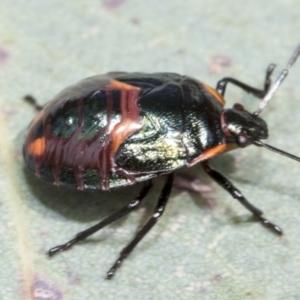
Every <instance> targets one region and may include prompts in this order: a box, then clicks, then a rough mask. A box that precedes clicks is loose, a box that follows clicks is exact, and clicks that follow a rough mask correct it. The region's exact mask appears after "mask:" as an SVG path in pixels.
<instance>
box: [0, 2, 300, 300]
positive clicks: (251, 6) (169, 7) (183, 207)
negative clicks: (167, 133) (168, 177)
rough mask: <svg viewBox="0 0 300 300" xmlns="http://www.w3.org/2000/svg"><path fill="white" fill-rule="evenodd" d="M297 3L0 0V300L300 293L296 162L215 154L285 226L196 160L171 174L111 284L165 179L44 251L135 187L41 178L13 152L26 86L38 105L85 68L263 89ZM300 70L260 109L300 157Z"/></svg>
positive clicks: (277, 141)
mask: <svg viewBox="0 0 300 300" xmlns="http://www.w3.org/2000/svg"><path fill="white" fill-rule="evenodd" d="M299 11H300V2H299V1H297V0H285V1H282V0H274V1H269V2H263V1H261V0H251V1H248V0H246V1H237V0H227V1H220V0H212V1H203V0H174V1H158V0H148V1H141V0H140V1H138V0H90V1H83V0H77V1H76V2H75V1H71V0H65V1H62V0H52V1H45V0H39V1H37V0H30V1H24V0H15V1H8V0H1V2H0V132H1V135H0V137H1V139H0V239H1V247H0V265H1V268H0V298H1V299H4V300H6V299H26V300H27V299H72V300H76V299H144V300H145V299H154V298H155V299H222V300H224V299H299V298H300V292H299V288H298V286H299V281H300V273H299V269H300V255H299V253H300V240H299V235H298V231H299V229H300V218H299V214H300V197H299V190H300V183H299V181H298V180H296V178H298V177H299V172H300V166H299V165H298V164H297V163H296V162H294V161H290V160H288V159H286V158H284V157H280V156H278V155H276V154H273V153H270V152H267V151H264V150H262V149H256V148H255V147H249V148H247V149H241V150H237V151H235V152H232V153H228V154H225V155H222V156H220V157H217V158H215V159H214V160H213V163H212V164H213V166H214V167H215V168H217V169H218V170H220V171H222V172H223V173H225V174H226V175H228V177H229V178H230V179H231V180H232V181H233V182H234V183H235V184H236V185H237V186H238V188H239V189H240V190H242V191H243V193H244V194H245V195H246V196H247V197H248V199H249V200H250V201H251V202H252V203H253V204H255V205H256V206H258V207H259V208H261V209H262V210H263V211H265V212H266V215H267V216H268V218H270V219H271V220H272V221H274V222H275V223H276V224H278V225H280V226H281V227H282V228H283V230H284V232H285V235H284V236H283V237H280V238H279V237H277V236H275V235H273V234H272V233H270V232H269V231H268V230H265V229H264V228H262V226H260V225H259V224H257V223H255V222H253V220H252V219H251V216H250V214H249V212H248V211H247V210H245V209H244V208H243V207H242V206H241V205H240V204H239V203H236V201H235V200H233V199H232V198H231V197H230V196H229V195H227V194H226V192H225V191H223V190H222V189H221V188H219V187H218V186H216V184H214V183H212V181H211V180H210V179H209V178H207V177H206V176H205V175H204V174H203V172H202V170H201V166H195V167H194V168H192V169H185V170H182V171H180V172H179V173H180V174H181V175H178V178H179V180H178V181H177V189H174V192H173V193H172V196H171V201H170V202H169V206H168V208H167V211H166V213H165V215H164V216H163V218H162V219H161V220H160V222H159V223H158V224H157V225H156V227H155V228H154V229H153V230H152V231H151V233H150V234H149V235H147V237H146V238H145V240H144V241H143V242H142V243H141V244H140V245H139V246H138V247H137V248H136V249H135V251H134V252H133V253H132V255H130V257H129V258H128V259H127V260H126V261H125V262H124V265H123V266H122V268H121V269H120V270H119V271H118V272H117V274H116V277H115V278H114V280H113V281H111V282H108V281H105V280H104V277H105V273H106V271H107V270H108V269H109V267H110V266H111V265H112V263H113V262H114V261H115V259H116V258H117V255H118V252H119V251H120V250H121V249H122V247H124V246H125V245H126V243H127V242H128V241H129V240H130V239H131V238H132V236H133V235H134V233H135V232H136V230H137V228H138V227H139V226H141V225H142V224H143V223H144V222H145V220H146V219H147V218H148V217H149V216H150V214H151V211H152V209H153V206H154V205H155V200H156V199H155V198H157V197H158V195H159V187H161V186H162V184H163V180H164V179H158V180H157V186H158V187H157V189H155V191H154V192H153V193H152V195H151V197H149V199H148V201H147V203H146V204H145V206H144V207H143V208H141V209H139V210H138V211H137V212H136V213H133V214H131V215H130V216H128V217H125V218H124V219H123V220H121V221H119V222H117V223H116V224H114V225H112V226H110V227H108V228H105V229H104V230H102V231H101V232H99V233H98V234H97V235H95V236H93V237H91V238H90V239H89V240H88V241H86V242H85V243H82V244H80V245H78V246H76V247H74V249H72V250H71V251H68V252H66V253H62V254H60V255H57V256H56V257H53V258H52V259H48V258H47V256H46V254H45V253H46V252H47V250H48V249H49V248H51V247H53V246H55V245H57V244H59V243H62V242H65V241H67V240H68V239H70V238H72V237H73V236H74V234H75V233H77V232H79V231H81V230H83V229H85V228H87V227H89V226H91V225H92V224H95V223H96V222H98V221H99V220H101V219H103V218H104V217H105V216H107V215H108V214H110V213H112V212H113V211H114V210H116V209H118V208H120V207H122V206H123V205H125V204H126V203H127V202H129V201H130V200H131V199H132V198H133V197H134V196H135V194H136V193H137V192H138V190H139V188H140V186H137V187H129V188H126V189H124V190H120V191H113V192H110V193H101V192H99V193H80V192H76V191H68V190H63V189H59V188H57V187H54V186H51V185H48V184H45V183H43V182H39V181H38V180H36V179H35V178H34V177H33V175H32V174H30V173H29V172H28V171H27V169H26V167H25V166H24V163H23V159H22V154H21V153H22V143H23V139H24V134H25V132H26V128H27V126H28V124H29V123H30V121H31V120H32V119H33V117H34V115H35V112H34V110H33V108H32V107H30V106H29V105H28V104H27V103H25V102H24V101H22V97H23V96H24V95H26V94H32V95H34V96H35V97H36V98H37V99H38V101H39V103H40V104H44V103H46V102H47V101H48V100H51V98H52V97H53V96H54V95H55V94H56V93H57V92H59V91H60V90H61V89H63V88H65V87H66V86H68V85H70V84H73V83H75V82H77V81H78V80H80V79H82V78H85V77H88V76H92V75H96V74H103V73H106V72H111V71H128V72H132V71H141V72H176V73H180V74H186V75H189V76H193V77H196V78H198V79H199V80H200V81H204V82H206V83H207V84H209V85H211V86H212V87H214V86H215V85H216V83H217V81H218V80H220V79H222V78H223V77H227V76H232V77H235V78H237V79H240V80H242V81H244V82H246V83H248V84H250V85H253V86H257V87H262V84H263V80H264V76H265V70H266V67H267V65H268V64H269V63H271V62H274V63H277V64H278V68H277V72H279V71H280V70H281V68H283V67H284V66H285V64H286V62H287V60H288V58H289V57H290V55H291V53H292V52H293V50H294V48H295V47H296V46H297V45H298V44H299V42H300V36H299V32H300V31H299V29H300V18H299ZM276 74H278V73H276ZM299 78H300V63H299V62H298V63H296V65H295V66H294V67H293V69H292V70H291V74H290V75H289V77H288V79H287V80H286V82H285V83H284V84H283V85H282V87H281V88H280V90H279V91H278V93H277V94H276V97H274V99H272V101H271V103H270V104H269V105H268V107H267V108H266V110H265V111H264V112H263V113H262V117H263V118H265V119H266V121H267V122H268V124H269V129H270V139H269V143H270V144H271V145H274V146H276V147H278V148H281V149H284V150H287V151H289V152H292V153H294V154H296V155H299V153H300V151H299V150H300V135H299V134H298V128H300V118H299V117H298V116H299V114H300V107H299V101H300V97H299V94H300V87H299ZM226 102H227V107H231V106H232V105H233V103H235V102H241V103H243V104H244V105H245V106H246V107H247V108H248V109H249V110H250V111H254V110H255V109H256V107H257V105H258V101H257V99H254V98H253V97H251V96H249V95H246V94H245V93H244V92H242V91H240V90H239V89H237V88H234V87H230V88H228V90H227V93H226ZM182 174H185V175H182ZM187 174H188V175H187ZM194 178H198V179H200V180H201V182H200V181H199V180H196V179H194ZM187 185H190V186H189V188H187ZM184 187H185V188H184ZM199 191H203V192H202V193H200V192H199ZM125 196H126V197H125Z"/></svg>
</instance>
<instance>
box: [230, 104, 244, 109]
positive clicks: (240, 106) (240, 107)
mask: <svg viewBox="0 0 300 300" xmlns="http://www.w3.org/2000/svg"><path fill="white" fill-rule="evenodd" d="M233 108H234V109H236V110H245V109H244V106H243V105H242V104H240V103H235V104H234V105H233Z"/></svg>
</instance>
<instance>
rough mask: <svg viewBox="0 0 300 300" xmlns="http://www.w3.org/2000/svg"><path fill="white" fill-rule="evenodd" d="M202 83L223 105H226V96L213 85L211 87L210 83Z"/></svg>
mask: <svg viewBox="0 0 300 300" xmlns="http://www.w3.org/2000/svg"><path fill="white" fill-rule="evenodd" d="M201 84H202V85H203V88H204V89H205V90H206V91H207V92H208V93H210V94H211V95H212V96H213V97H214V98H215V99H216V100H217V101H218V102H219V103H220V104H222V105H223V106H224V105H225V100H224V98H223V97H222V96H221V95H220V94H219V93H218V92H217V91H216V90H215V89H213V88H212V87H210V86H209V85H206V84H205V83H203V82H201Z"/></svg>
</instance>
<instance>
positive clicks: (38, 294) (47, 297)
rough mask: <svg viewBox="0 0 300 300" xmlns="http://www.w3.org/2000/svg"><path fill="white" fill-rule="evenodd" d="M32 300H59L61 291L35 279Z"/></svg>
mask: <svg viewBox="0 0 300 300" xmlns="http://www.w3.org/2000/svg"><path fill="white" fill-rule="evenodd" d="M33 298H34V300H61V299H62V293H61V291H60V290H59V289H58V288H57V287H56V286H54V285H53V284H51V283H49V282H46V281H43V280H41V279H36V280H35V282H34V286H33Z"/></svg>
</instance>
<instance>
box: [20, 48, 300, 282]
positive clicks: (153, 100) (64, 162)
mask: <svg viewBox="0 0 300 300" xmlns="http://www.w3.org/2000/svg"><path fill="white" fill-rule="evenodd" d="M299 53H300V45H299V46H298V48H297V49H296V50H295V52H294V53H293V55H292V57H291V58H290V60H289V62H288V64H287V67H286V68H285V69H284V70H283V71H282V72H281V73H280V75H279V77H278V79H277V80H276V81H275V83H274V84H273V85H271V75H272V73H273V70H274V68H275V65H274V64H270V65H269V67H268V68H267V71H266V77H265V82H264V86H263V88H262V89H257V88H254V87H251V86H249V85H247V84H245V83H242V82H240V81H238V80H236V79H234V78H231V77H226V78H224V79H222V80H220V81H219V82H218V83H217V86H216V89H213V88H211V87H209V86H208V85H206V84H205V83H202V82H200V81H198V80H196V79H193V78H190V77H186V76H181V75H178V74H173V73H155V74H144V73H124V72H114V73H108V74H106V75H101V76H94V77H90V78H87V79H84V80H82V81H80V82H79V83H77V84H75V85H73V86H70V87H68V88H66V89H64V90H63V91H62V92H60V93H59V94H58V95H57V96H55V97H54V99H53V100H52V101H50V102H49V103H48V104H46V105H45V106H44V107H40V106H39V105H38V104H37V103H36V102H35V100H34V99H33V98H32V97H27V100H28V101H30V102H31V103H32V104H34V105H35V107H36V108H37V109H38V110H39V113H38V114H37V116H36V117H35V118H34V120H33V121H32V122H31V124H30V125H29V129H28V132H27V136H26V140H25V144H24V148H23V154H24V159H25V161H26V163H27V165H28V166H29V168H30V170H31V171H32V172H34V173H35V175H37V176H38V177H39V178H41V179H43V180H45V181H48V182H52V183H53V184H55V185H58V186H65V187H71V188H75V189H78V190H103V191H107V190H110V189H115V188H119V187H123V186H128V185H133V184H135V183H136V182H141V181H144V182H145V184H144V186H143V188H142V189H141V191H140V193H139V194H138V195H137V196H136V198H135V199H134V200H132V201H131V202H130V203H129V204H128V205H126V206H124V207H123V208H121V209H120V210H118V211H116V212H114V213H113V214H112V215H110V216H108V217H107V218H105V219H104V220H102V221H101V222H99V223H97V224H96V225H94V226H92V227H91V228H88V229H86V230H84V231H82V232H80V233H78V234H77V235H76V236H75V237H74V238H73V239H71V240H70V241H68V242H67V243H65V244H62V245H59V246H56V247H54V248H52V249H50V250H49V255H50V256H52V255H54V254H56V253H58V252H60V251H63V250H67V249H69V248H70V247H72V246H73V245H74V244H76V243H78V242H79V241H82V240H84V239H86V238H87V237H89V236H90V235H92V234H94V233H95V232H97V231H98V230H100V229H102V228H103V227H105V226H107V225H109V224H111V223H112V222H114V221H116V220H118V219H120V218H121V217H123V216H125V215H127V214H128V213H130V212H131V211H133V210H135V209H136V208H138V207H139V206H140V204H141V203H142V201H143V200H144V198H145V197H146V195H147V194H148V193H149V192H150V190H151V187H152V183H151V179H152V178H153V177H156V176H160V175H166V182H165V185H164V187H163V190H162V192H161V195H160V197H159V199H158V201H157V205H156V208H155V210H154V212H153V215H152V217H151V218H150V219H149V220H148V222H146V223H145V225H144V226H143V227H142V228H141V230H140V231H139V232H138V233H137V234H136V236H135V237H134V238H133V239H132V241H131V242H130V243H129V244H128V245H127V246H126V247H125V248H124V249H123V250H122V251H121V253H120V255H119V257H118V259H117V260H116V262H115V263H114V264H113V266H112V267H111V269H110V270H109V271H108V273H107V277H106V278H107V279H110V278H112V277H113V275H114V274H115V272H116V270H117V269H118V268H119V267H120V265H121V264H122V262H123V260H124V259H125V258H126V257H127V256H128V255H129V254H130V253H131V251H132V250H133V249H134V248H135V247H136V245H137V244H138V243H139V242H140V241H141V240H142V239H143V237H144V236H145V235H146V234H147V232H148V231H149V230H150V229H151V228H152V227H153V226H154V225H155V224H156V222H157V221H158V219H159V218H160V217H161V216H162V214H163V212H164V210H165V207H166V205H167V202H168V199H169V196H170V193H171V189H172V184H173V171H174V170H176V169H178V168H180V167H183V166H193V165H195V164H197V163H201V164H202V166H203V168H204V170H205V171H206V173H207V174H208V175H209V176H210V177H211V178H212V179H213V180H214V181H216V182H217V183H218V184H219V185H221V186H222V187H223V188H224V189H225V190H226V191H227V192H228V193H229V194H231V195H232V197H233V198H235V199H237V200H238V201H239V202H240V203H241V204H242V205H243V206H244V207H245V208H247V209H248V210H249V211H250V212H251V213H252V214H253V216H254V218H255V219H256V220H257V221H259V222H260V223H261V224H262V225H264V226H265V227H267V228H269V229H271V230H272V231H274V232H275V233H277V234H282V230H281V229H280V227H279V226H277V225H275V224H273V223H272V222H270V221H269V220H268V219H266V218H265V217H264V216H263V213H262V211H261V210H259V209H258V208H256V207H255V206H253V205H252V204H251V203H249V202H248V200H247V199H246V198H245V197H244V196H243V194H242V193H241V192H240V191H239V190H238V189H237V188H236V187H235V186H234V185H233V184H232V183H231V182H230V181H229V180H228V179H227V178H226V177H224V176H223V175H222V174H220V173H219V172H218V171H216V170H214V169H212V168H211V167H210V166H209V159H210V158H212V157H214V156H216V155H219V154H221V153H224V152H227V151H230V150H233V149H236V148H239V147H240V148H244V147H246V146H249V145H256V146H259V147H264V148H266V149H268V150H271V151H273V152H276V153H279V154H282V155H284V156H287V157H289V158H292V159H294V160H296V161H300V158H298V157H296V156H293V155H291V154H288V153H287V152H284V151H282V150H279V149H277V148H274V147H272V146H270V145H268V144H265V143H263V142H262V141H261V140H262V139H266V138H267V137H268V128H267V123H266V122H265V121H264V120H263V119H262V118H260V116H259V115H260V113H261V111H262V110H263V109H264V107H265V106H266V104H267V103H268V101H269V100H270V99H271V98H272V96H273V95H274V93H275V92H276V90H277V89H278V87H279V85H280V84H281V83H282V81H283V80H284V78H285V77H286V76H287V74H288V70H289V68H290V67H291V66H292V65H293V64H294V62H295V61H296V59H297V58H298V56H299ZM228 83H230V84H233V85H235V86H238V87H239V88H241V89H243V90H244V91H246V92H248V93H250V94H253V95H254V96H256V97H257V98H260V99H262V100H261V102H260V104H259V107H258V109H257V111H255V112H254V113H250V112H248V111H246V110H245V109H244V107H243V106H242V105H241V104H235V105H234V106H233V108H231V109H225V108H224V105H225V100H224V98H223V96H224V94H225V89H226V86H227V84H228Z"/></svg>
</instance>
